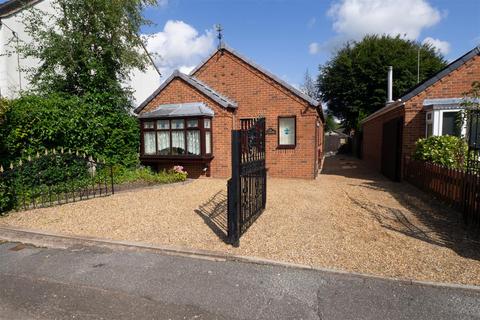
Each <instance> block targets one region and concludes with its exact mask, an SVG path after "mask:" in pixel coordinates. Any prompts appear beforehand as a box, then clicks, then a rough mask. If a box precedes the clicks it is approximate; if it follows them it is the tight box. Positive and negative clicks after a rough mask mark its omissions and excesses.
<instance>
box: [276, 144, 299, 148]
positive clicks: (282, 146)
mask: <svg viewBox="0 0 480 320" xmlns="http://www.w3.org/2000/svg"><path fill="white" fill-rule="evenodd" d="M296 147H297V146H296V145H279V146H277V149H295V148H296Z"/></svg>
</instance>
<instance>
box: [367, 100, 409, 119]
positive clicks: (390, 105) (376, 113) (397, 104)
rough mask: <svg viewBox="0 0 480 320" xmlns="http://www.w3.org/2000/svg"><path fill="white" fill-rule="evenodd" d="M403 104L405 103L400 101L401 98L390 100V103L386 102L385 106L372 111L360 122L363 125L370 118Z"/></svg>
mask: <svg viewBox="0 0 480 320" xmlns="http://www.w3.org/2000/svg"><path fill="white" fill-rule="evenodd" d="M404 105H405V102H404V101H402V100H401V99H398V100H397V101H395V102H392V103H388V104H387V105H386V106H385V107H383V108H381V109H379V110H377V111H375V112H374V113H372V114H371V115H369V116H368V117H366V118H365V119H363V120H362V121H360V124H361V125H363V124H365V123H366V122H368V121H370V120H373V119H375V118H378V117H379V116H381V115H383V114H385V113H387V112H390V111H392V110H395V109H396V108H398V107H403V106H404Z"/></svg>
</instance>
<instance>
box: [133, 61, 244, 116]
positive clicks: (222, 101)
mask: <svg viewBox="0 0 480 320" xmlns="http://www.w3.org/2000/svg"><path fill="white" fill-rule="evenodd" d="M175 78H180V79H182V80H184V81H185V82H187V83H188V84H190V85H191V86H192V87H194V88H195V89H197V90H198V91H200V92H202V93H203V94H205V95H206V96H207V97H209V98H210V99H212V100H213V101H215V102H216V103H218V104H219V105H221V106H222V107H224V108H229V107H230V108H236V107H237V103H236V102H235V101H231V100H229V99H228V98H226V97H224V96H223V95H221V94H219V93H218V92H216V91H215V90H213V89H212V88H210V87H208V86H207V85H205V84H204V83H202V82H200V81H199V80H198V79H196V78H194V77H192V76H189V75H186V74H184V73H182V72H180V71H179V70H178V69H176V70H174V71H173V72H172V74H171V75H170V76H169V77H168V78H167V79H166V80H165V81H164V82H163V83H162V84H161V85H160V86H159V87H158V88H157V89H156V90H155V91H154V92H153V93H152V94H151V95H150V96H148V97H147V98H146V99H145V100H144V101H143V102H142V103H141V104H140V105H139V106H138V107H137V108H135V110H134V111H133V112H134V113H137V114H138V113H140V112H141V111H142V110H143V109H144V108H145V107H146V106H147V104H148V103H149V102H150V101H152V100H153V99H154V98H155V97H156V96H157V95H158V94H159V93H160V92H161V91H162V90H163V89H164V88H165V87H166V86H167V85H168V84H169V83H170V82H172V81H173V80H174V79H175Z"/></svg>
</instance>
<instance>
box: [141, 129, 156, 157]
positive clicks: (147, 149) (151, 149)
mask: <svg viewBox="0 0 480 320" xmlns="http://www.w3.org/2000/svg"><path fill="white" fill-rule="evenodd" d="M143 151H144V153H145V154H155V132H154V131H151V132H144V133H143Z"/></svg>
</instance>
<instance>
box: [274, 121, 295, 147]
mask: <svg viewBox="0 0 480 320" xmlns="http://www.w3.org/2000/svg"><path fill="white" fill-rule="evenodd" d="M295 122H296V119H295V117H279V118H278V146H279V147H280V148H282V147H283V148H294V147H295V145H296V128H295Z"/></svg>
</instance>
